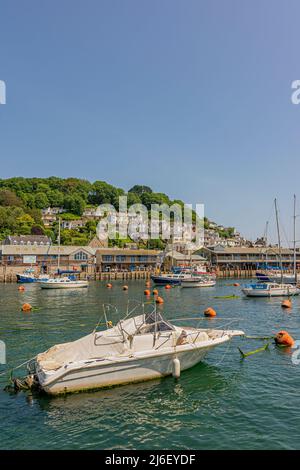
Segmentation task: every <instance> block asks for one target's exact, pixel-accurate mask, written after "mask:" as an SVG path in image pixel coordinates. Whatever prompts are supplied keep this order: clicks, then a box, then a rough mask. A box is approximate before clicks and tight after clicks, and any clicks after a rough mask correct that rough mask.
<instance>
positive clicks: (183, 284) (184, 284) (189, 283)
mask: <svg viewBox="0 0 300 470" xmlns="http://www.w3.org/2000/svg"><path fill="white" fill-rule="evenodd" d="M215 285H216V282H215V281H207V282H194V281H182V282H181V287H214V286H215Z"/></svg>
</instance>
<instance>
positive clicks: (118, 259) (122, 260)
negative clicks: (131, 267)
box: [116, 255, 126, 263]
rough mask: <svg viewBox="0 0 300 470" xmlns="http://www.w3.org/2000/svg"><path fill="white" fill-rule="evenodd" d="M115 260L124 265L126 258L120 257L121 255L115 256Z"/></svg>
mask: <svg viewBox="0 0 300 470" xmlns="http://www.w3.org/2000/svg"><path fill="white" fill-rule="evenodd" d="M116 260H117V262H119V263H120V262H121V263H124V261H126V256H122V255H118V256H116Z"/></svg>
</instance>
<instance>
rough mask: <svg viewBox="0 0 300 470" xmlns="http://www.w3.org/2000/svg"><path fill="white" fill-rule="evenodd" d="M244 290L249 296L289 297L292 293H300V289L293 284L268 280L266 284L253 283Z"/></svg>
mask: <svg viewBox="0 0 300 470" xmlns="http://www.w3.org/2000/svg"><path fill="white" fill-rule="evenodd" d="M242 292H243V293H244V294H245V295H246V296H247V297H289V296H290V295H299V294H300V289H299V288H298V287H296V286H295V285H293V284H276V283H275V282H266V283H264V284H251V285H250V286H247V287H244V288H243V289H242Z"/></svg>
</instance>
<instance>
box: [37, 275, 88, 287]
mask: <svg viewBox="0 0 300 470" xmlns="http://www.w3.org/2000/svg"><path fill="white" fill-rule="evenodd" d="M88 285H89V283H88V281H78V280H76V279H75V280H73V279H70V278H69V277H61V278H56V279H49V280H48V281H46V282H40V286H41V288H42V289H78V288H82V287H88Z"/></svg>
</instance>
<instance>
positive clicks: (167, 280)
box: [151, 276, 181, 285]
mask: <svg viewBox="0 0 300 470" xmlns="http://www.w3.org/2000/svg"><path fill="white" fill-rule="evenodd" d="M151 280H152V281H153V282H154V284H157V285H166V284H173V285H180V284H181V280H180V279H174V278H172V277H163V276H151Z"/></svg>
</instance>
